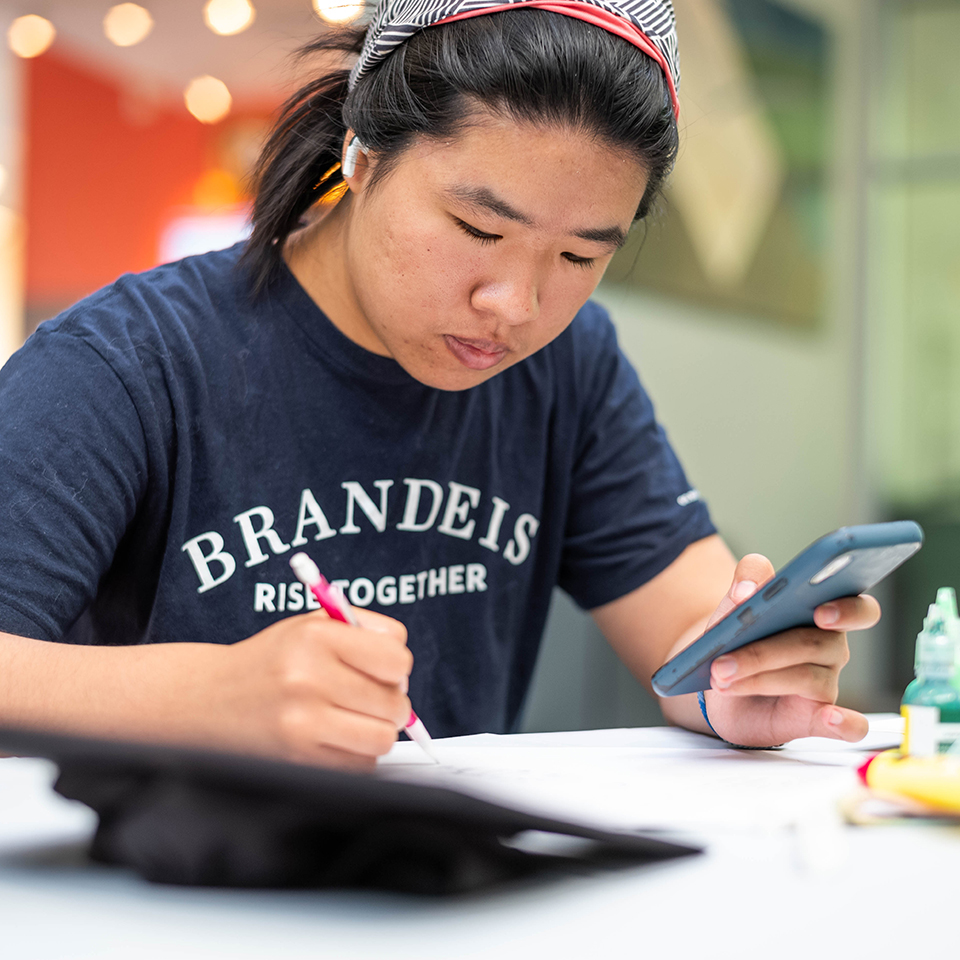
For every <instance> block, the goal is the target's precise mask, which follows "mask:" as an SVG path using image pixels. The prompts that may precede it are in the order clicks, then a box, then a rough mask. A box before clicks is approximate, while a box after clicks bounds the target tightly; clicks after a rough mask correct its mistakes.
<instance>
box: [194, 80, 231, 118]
mask: <svg viewBox="0 0 960 960" xmlns="http://www.w3.org/2000/svg"><path fill="white" fill-rule="evenodd" d="M183 100H184V103H186V105H187V109H188V110H189V111H190V112H191V113H192V114H193V115H194V116H195V117H196V118H197V119H198V120H199V121H200V122H201V123H219V122H220V121H221V120H222V119H223V118H224V117H225V116H226V115H227V114H228V113H229V112H230V107H231V106H232V105H233V97H231V96H230V91H229V90H228V89H227V85H226V84H225V83H224V82H223V81H222V80H218V79H217V78H216V77H208V76H204V77H197V78H196V79H195V80H191V81H190V83H189V84H188V85H187V89H186V90H185V91H184V93H183Z"/></svg>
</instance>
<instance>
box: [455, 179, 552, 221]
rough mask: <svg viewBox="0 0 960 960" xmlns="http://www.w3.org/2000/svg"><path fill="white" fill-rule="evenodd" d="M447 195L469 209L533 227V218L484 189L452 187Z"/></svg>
mask: <svg viewBox="0 0 960 960" xmlns="http://www.w3.org/2000/svg"><path fill="white" fill-rule="evenodd" d="M448 192H449V194H450V195H451V196H452V197H454V198H455V199H457V200H460V201H461V202H463V203H467V204H469V205H470V206H471V207H480V208H481V209H483V210H489V211H490V212H491V213H495V214H497V216H499V217H503V218H504V220H513V221H514V223H522V224H525V225H526V226H528V227H532V226H533V222H534V221H533V218H532V217H528V216H527V215H526V214H523V213H521V212H520V211H519V210H516V209H515V208H514V207H511V206H510V204H509V203H507V201H506V200H501V199H500V198H499V197H498V196H496V194H494V193H493V191H491V190H488V189H487V188H486V187H467V186H453V187H451V188H450V190H449V191H448Z"/></svg>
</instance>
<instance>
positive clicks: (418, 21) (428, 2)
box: [350, 0, 680, 116]
mask: <svg viewBox="0 0 960 960" xmlns="http://www.w3.org/2000/svg"><path fill="white" fill-rule="evenodd" d="M520 7H536V8H537V9H540V10H549V11H550V12H551V13H562V14H564V15H565V16H568V17H575V18H576V19H578V20H584V21H586V22H587V23H592V24H593V25H594V26H597V27H601V28H602V29H604V30H607V31H609V32H610V33H614V34H616V35H617V36H618V37H622V38H623V39H624V40H627V41H628V42H630V43H632V44H633V45H634V46H635V47H639V48H640V49H641V50H642V51H643V52H644V53H645V54H647V56H649V57H652V58H653V59H654V60H655V61H656V62H657V64H659V66H660V69H661V70H663V75H664V76H665V77H666V80H667V86H668V87H669V89H670V99H671V101H672V102H673V112H674V115H677V116H679V113H680V103H679V101H678V99H677V88H678V87H679V86H680V51H679V49H678V47H677V23H676V19H675V17H674V13H673V4H672V3H671V2H670V0H496V2H490V0H381V2H380V4H379V5H378V6H377V10H376V12H375V13H374V16H373V19H372V20H371V21H370V26H369V27H368V28H367V35H366V39H365V40H364V43H363V49H362V50H361V51H360V59H359V60H358V61H357V63H356V65H355V66H354V68H353V70H352V71H351V72H350V89H351V90H352V89H353V88H354V86H355V85H356V83H357V81H358V80H360V79H361V78H363V77H365V76H366V75H367V74H369V73H370V71H371V70H373V68H374V67H375V66H376V65H377V64H378V63H380V62H381V61H382V60H385V59H386V58H387V57H388V56H389V55H390V54H391V53H392V52H393V51H394V50H395V49H396V48H397V47H398V46H400V44H401V43H403V42H404V41H406V40H409V39H410V37H412V36H413V35H414V34H415V33H418V32H419V31H421V30H425V29H426V28H427V27H436V26H440V25H441V24H444V23H452V22H453V21H454V20H466V19H468V18H469V17H479V16H481V15H482V14H485V13H501V12H503V11H504V10H515V9H518V8H520Z"/></svg>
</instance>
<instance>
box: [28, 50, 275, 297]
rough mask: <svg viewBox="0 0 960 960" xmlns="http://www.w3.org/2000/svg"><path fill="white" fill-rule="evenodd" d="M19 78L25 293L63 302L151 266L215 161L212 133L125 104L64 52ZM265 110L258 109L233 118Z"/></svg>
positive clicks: (176, 113) (184, 119) (157, 110)
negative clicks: (173, 219)
mask: <svg viewBox="0 0 960 960" xmlns="http://www.w3.org/2000/svg"><path fill="white" fill-rule="evenodd" d="M26 73H27V83H26V98H27V103H26V112H25V114H26V157H25V159H26V164H25V169H26V181H25V214H26V221H27V231H28V233H27V249H26V253H27V256H26V261H27V263H26V271H27V276H26V296H27V302H28V305H29V304H31V303H32V304H37V305H44V306H46V305H57V306H62V305H65V304H67V303H70V302H73V301H74V300H76V299H78V298H79V297H82V296H84V295H86V294H87V293H90V292H91V291H93V290H95V289H97V288H99V287H101V286H103V285H104V284H107V283H110V282H111V281H113V280H115V279H116V278H117V277H118V276H119V275H120V274H121V273H124V272H126V271H134V270H144V269H147V268H149V267H152V266H154V265H155V264H156V260H157V244H158V239H159V236H160V231H161V229H162V227H163V225H164V224H165V223H166V221H167V220H168V219H169V218H170V216H171V213H172V211H173V210H174V209H175V208H177V207H180V206H189V205H191V204H192V202H193V192H194V187H195V185H196V184H197V182H198V181H199V180H200V178H201V176H202V175H203V173H204V172H205V171H206V170H208V169H209V168H210V167H211V166H213V165H215V163H216V159H215V154H216V150H215V144H216V141H217V138H218V136H219V133H218V130H219V128H218V127H217V126H204V125H203V124H201V123H199V122H198V121H197V120H195V119H194V118H193V117H192V116H190V114H188V113H187V111H186V108H185V107H184V106H182V104H181V105H175V106H169V105H163V106H160V107H158V106H156V105H153V104H150V103H141V104H139V105H138V103H137V102H136V101H132V102H130V101H124V97H126V96H129V95H128V94H125V93H124V92H123V90H121V88H120V86H119V85H118V84H116V83H115V82H114V81H112V80H111V79H109V78H107V77H102V76H98V75H96V74H95V73H93V72H92V71H91V70H90V69H89V68H88V67H86V66H84V65H82V64H81V63H79V62H77V61H74V60H72V59H71V58H70V57H69V55H68V54H65V53H63V52H62V51H58V52H56V53H54V52H50V53H46V54H44V55H43V56H40V57H37V58H36V59H34V60H29V61H27V63H26ZM268 113H269V108H264V107H263V105H257V106H256V107H254V108H253V109H250V108H248V109H247V110H246V111H239V110H234V112H233V113H232V114H231V118H230V119H231V120H235V119H236V118H237V117H238V116H242V115H244V114H245V115H247V116H255V117H258V118H263V117H265V116H266V115H267V114H268ZM28 309H29V306H28Z"/></svg>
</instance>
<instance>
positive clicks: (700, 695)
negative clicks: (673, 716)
mask: <svg viewBox="0 0 960 960" xmlns="http://www.w3.org/2000/svg"><path fill="white" fill-rule="evenodd" d="M697 703H699V704H700V712H701V713H702V714H703V719H704V720H706V721H707V726H708V727H709V728H710V730H711V731H712V733H713V735H714V736H715V737H717V738H718V739H720V740H723V742H724V743H727V744H729V745H730V746H731V747H736V748H737V749H738V750H779V749H780V748H781V747H782V746H783V744H782V743H778V744H775V745H774V746H772V747H745V746H744V745H743V744H742V743H734V742H733V741H732V740H727V739H725V738H724V737H721V736H720V734H719V733H717V731H716V730H714V729H713V724H712V723H711V722H710V718H709V717H708V716H707V698H706V697H705V696H704V695H703V691H702V690H698V691H697Z"/></svg>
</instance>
